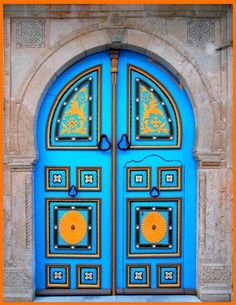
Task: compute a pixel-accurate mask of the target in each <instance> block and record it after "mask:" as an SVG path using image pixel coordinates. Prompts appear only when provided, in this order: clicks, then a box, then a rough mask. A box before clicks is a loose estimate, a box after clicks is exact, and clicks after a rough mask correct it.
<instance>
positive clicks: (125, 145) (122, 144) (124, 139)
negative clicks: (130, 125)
mask: <svg viewBox="0 0 236 305" xmlns="http://www.w3.org/2000/svg"><path fill="white" fill-rule="evenodd" d="M117 146H118V148H119V149H121V150H128V149H129V148H130V142H129V140H128V136H127V134H125V133H123V135H122V136H121V139H120V141H119V142H118V144H117Z"/></svg>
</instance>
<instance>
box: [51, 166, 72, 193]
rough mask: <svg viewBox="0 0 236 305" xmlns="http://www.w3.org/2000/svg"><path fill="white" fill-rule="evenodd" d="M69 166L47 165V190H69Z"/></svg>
mask: <svg viewBox="0 0 236 305" xmlns="http://www.w3.org/2000/svg"><path fill="white" fill-rule="evenodd" d="M69 171H70V170H69V167H63V166H60V167H58V166H55V167H54V166H52V167H45V189H46V191H65V190H69Z"/></svg>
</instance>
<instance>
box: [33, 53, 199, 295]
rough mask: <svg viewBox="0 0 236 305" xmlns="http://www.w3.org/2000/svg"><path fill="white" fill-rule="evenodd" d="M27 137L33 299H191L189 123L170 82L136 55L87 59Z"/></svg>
mask: <svg viewBox="0 0 236 305" xmlns="http://www.w3.org/2000/svg"><path fill="white" fill-rule="evenodd" d="M36 129H37V130H36V138H37V147H38V160H37V163H36V167H35V177H34V178H35V179H34V182H35V240H36V245H35V247H36V249H35V250H36V251H35V253H36V264H35V266H36V288H37V293H38V294H55V295H58V294H64V295H65V294H96V295H98V294H123V293H125V294H127V293H130V294H135V293H141V294H142V293H143V294H145V293H157V294H158V293H176V292H177V291H178V292H179V293H185V292H188V293H189V292H194V290H195V286H196V282H195V281H196V164H195V160H194V158H193V153H192V150H193V145H194V116H193V112H192V108H191V103H190V101H189V98H188V96H187V93H186V91H185V89H184V88H183V86H182V84H181V83H180V81H179V80H178V79H177V78H176V76H175V75H174V74H172V73H171V71H169V70H168V69H167V68H166V67H165V66H163V65H162V64H161V63H159V62H158V61H155V60H153V59H151V58H148V57H146V56H143V55H140V54H137V53H134V52H129V51H120V52H116V51H113V52H103V53H99V54H95V55H91V56H88V57H86V58H85V59H83V60H81V61H79V62H77V63H76V64H74V65H73V66H71V67H70V68H69V69H67V70H66V71H65V72H63V73H62V74H61V75H60V76H58V78H57V79H56V80H55V81H54V83H53V84H52V85H51V87H50V88H49V90H48V91H47V93H46V95H45V97H44V99H43V101H42V105H41V108H40V110H39V114H38V119H37V127H36Z"/></svg>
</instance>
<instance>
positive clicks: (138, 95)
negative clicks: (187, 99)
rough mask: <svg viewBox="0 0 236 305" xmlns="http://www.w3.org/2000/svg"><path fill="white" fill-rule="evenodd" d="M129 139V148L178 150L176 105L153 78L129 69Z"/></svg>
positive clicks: (145, 73) (179, 134)
mask: <svg viewBox="0 0 236 305" xmlns="http://www.w3.org/2000/svg"><path fill="white" fill-rule="evenodd" d="M129 88H130V92H129V132H128V133H129V139H130V142H131V144H132V148H147V147H149V148H158V147H159V148H166V147H168V148H178V147H180V146H181V122H180V115H179V112H178V109H177V105H176V103H175V101H174V100H173V98H172V97H171V95H170V94H169V92H168V91H167V90H166V88H164V86H162V85H161V83H160V82H158V81H157V80H156V79H155V78H154V77H152V76H151V75H149V74H148V73H147V72H145V71H143V70H141V69H138V68H136V67H134V66H131V65H130V66H129Z"/></svg>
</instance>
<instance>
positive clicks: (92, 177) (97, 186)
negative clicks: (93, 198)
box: [77, 167, 101, 191]
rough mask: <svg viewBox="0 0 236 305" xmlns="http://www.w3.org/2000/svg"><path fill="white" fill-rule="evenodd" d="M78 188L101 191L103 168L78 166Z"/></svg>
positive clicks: (80, 189)
mask: <svg viewBox="0 0 236 305" xmlns="http://www.w3.org/2000/svg"><path fill="white" fill-rule="evenodd" d="M77 188H78V190H79V191H100V190H101V168H100V167H77Z"/></svg>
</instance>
